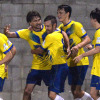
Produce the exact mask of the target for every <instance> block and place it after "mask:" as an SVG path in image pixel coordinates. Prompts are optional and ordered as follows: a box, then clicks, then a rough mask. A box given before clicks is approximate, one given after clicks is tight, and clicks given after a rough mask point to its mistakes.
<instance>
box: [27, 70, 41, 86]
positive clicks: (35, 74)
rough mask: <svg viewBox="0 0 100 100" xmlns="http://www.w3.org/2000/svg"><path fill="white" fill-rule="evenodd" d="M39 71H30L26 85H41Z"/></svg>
mask: <svg viewBox="0 0 100 100" xmlns="http://www.w3.org/2000/svg"><path fill="white" fill-rule="evenodd" d="M41 80H42V77H41V70H34V69H32V70H31V71H30V73H29V74H28V76H27V81H26V84H35V85H41Z"/></svg>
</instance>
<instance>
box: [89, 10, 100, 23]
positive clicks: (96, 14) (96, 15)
mask: <svg viewBox="0 0 100 100" xmlns="http://www.w3.org/2000/svg"><path fill="white" fill-rule="evenodd" d="M90 18H93V19H96V20H97V21H98V23H100V9H98V8H96V9H95V10H92V11H91V13H90Z"/></svg>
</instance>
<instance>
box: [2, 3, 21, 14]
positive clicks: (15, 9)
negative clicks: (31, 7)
mask: <svg viewBox="0 0 100 100" xmlns="http://www.w3.org/2000/svg"><path fill="white" fill-rule="evenodd" d="M1 14H2V16H16V15H19V16H20V15H22V5H20V4H2V13H1Z"/></svg>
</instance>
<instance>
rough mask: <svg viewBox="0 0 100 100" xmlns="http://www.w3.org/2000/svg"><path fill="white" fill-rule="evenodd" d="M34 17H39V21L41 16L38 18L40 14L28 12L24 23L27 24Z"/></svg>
mask: <svg viewBox="0 0 100 100" xmlns="http://www.w3.org/2000/svg"><path fill="white" fill-rule="evenodd" d="M36 16H37V17H40V19H41V16H40V14H39V13H38V12H37V11H33V10H32V11H29V12H28V14H27V16H26V21H27V22H28V23H29V22H31V21H32V19H33V18H34V17H36Z"/></svg>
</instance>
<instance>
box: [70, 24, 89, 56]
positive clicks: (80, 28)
mask: <svg viewBox="0 0 100 100" xmlns="http://www.w3.org/2000/svg"><path fill="white" fill-rule="evenodd" d="M74 31H75V34H76V35H77V36H78V37H79V38H80V39H82V42H80V43H79V44H77V45H76V46H74V47H72V49H71V51H72V53H73V54H77V52H78V50H79V49H80V48H82V47H85V46H86V45H87V44H89V43H90V42H91V40H90V37H89V36H88V35H87V33H86V31H85V30H84V28H83V26H82V24H81V23H75V24H74Z"/></svg>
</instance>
